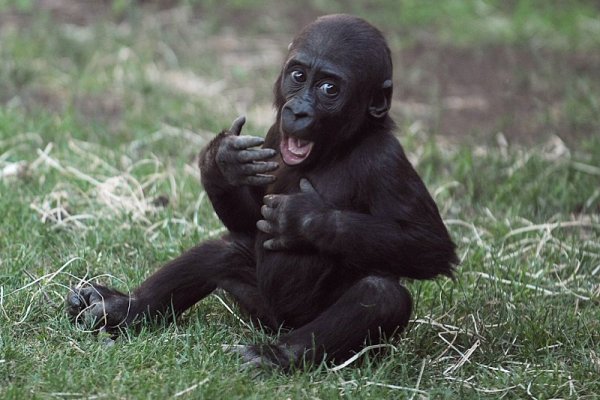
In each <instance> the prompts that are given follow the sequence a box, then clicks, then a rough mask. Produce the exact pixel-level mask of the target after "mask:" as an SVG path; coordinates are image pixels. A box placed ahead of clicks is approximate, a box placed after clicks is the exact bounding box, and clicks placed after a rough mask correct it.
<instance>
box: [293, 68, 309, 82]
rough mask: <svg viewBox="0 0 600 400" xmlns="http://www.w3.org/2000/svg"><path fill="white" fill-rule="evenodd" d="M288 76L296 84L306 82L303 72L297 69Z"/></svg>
mask: <svg viewBox="0 0 600 400" xmlns="http://www.w3.org/2000/svg"><path fill="white" fill-rule="evenodd" d="M290 75H291V77H292V79H293V80H294V82H296V83H302V82H305V81H306V75H304V72H302V71H299V70H297V69H295V70H293V71H292V72H291V73H290Z"/></svg>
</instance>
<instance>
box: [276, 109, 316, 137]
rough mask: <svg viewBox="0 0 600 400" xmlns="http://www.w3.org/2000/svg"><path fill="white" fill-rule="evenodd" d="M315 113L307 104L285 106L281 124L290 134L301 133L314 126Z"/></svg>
mask: <svg viewBox="0 0 600 400" xmlns="http://www.w3.org/2000/svg"><path fill="white" fill-rule="evenodd" d="M313 121H314V111H313V109H312V107H310V106H308V104H306V103H295V104H294V103H292V104H288V105H285V106H284V107H283V110H282V112H281V124H282V128H283V129H284V131H286V132H288V133H300V132H301V131H304V130H307V129H308V128H310V126H311V125H312V124H313Z"/></svg>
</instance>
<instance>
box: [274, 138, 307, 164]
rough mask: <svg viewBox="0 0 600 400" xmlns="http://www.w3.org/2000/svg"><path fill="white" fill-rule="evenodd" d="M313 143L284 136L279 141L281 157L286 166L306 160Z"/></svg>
mask: <svg viewBox="0 0 600 400" xmlns="http://www.w3.org/2000/svg"><path fill="white" fill-rule="evenodd" d="M313 145H314V143H313V142H309V141H308V140H302V139H298V138H293V137H290V136H285V137H284V138H283V139H282V140H281V146H280V147H281V148H280V150H281V157H282V158H283V162H284V163H286V164H287V165H297V164H300V163H301V162H302V161H304V160H306V158H307V157H308V155H309V154H310V151H311V150H312V148H313Z"/></svg>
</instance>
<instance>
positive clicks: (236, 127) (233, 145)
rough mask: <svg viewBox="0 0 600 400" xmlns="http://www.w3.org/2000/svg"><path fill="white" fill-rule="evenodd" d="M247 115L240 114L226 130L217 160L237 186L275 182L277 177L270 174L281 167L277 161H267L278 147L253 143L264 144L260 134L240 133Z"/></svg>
mask: <svg viewBox="0 0 600 400" xmlns="http://www.w3.org/2000/svg"><path fill="white" fill-rule="evenodd" d="M245 123H246V117H238V118H236V120H235V121H233V124H232V125H231V128H229V130H228V131H226V132H224V133H223V138H222V140H221V142H220V143H219V147H218V149H217V153H216V157H215V160H216V162H217V166H218V168H219V171H221V174H223V176H224V177H225V179H226V180H227V182H228V183H229V184H231V185H234V186H239V185H251V186H263V185H268V184H270V183H273V182H274V181H275V177H274V176H273V175H268V174H266V173H267V172H271V171H274V170H276V169H277V167H278V164H277V163H276V162H274V161H264V160H267V159H269V158H271V157H274V156H275V155H276V154H277V151H276V150H274V149H264V148H256V149H253V147H256V146H260V145H262V144H263V143H264V139H263V138H261V137H257V136H246V135H243V136H240V132H241V131H242V126H244V124H245Z"/></svg>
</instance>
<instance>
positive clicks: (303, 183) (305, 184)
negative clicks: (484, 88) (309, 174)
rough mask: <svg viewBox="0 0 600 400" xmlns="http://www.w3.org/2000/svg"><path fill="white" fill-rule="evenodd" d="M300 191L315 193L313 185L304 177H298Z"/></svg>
mask: <svg viewBox="0 0 600 400" xmlns="http://www.w3.org/2000/svg"><path fill="white" fill-rule="evenodd" d="M300 191H301V192H302V193H317V191H316V190H315V187H314V186H313V185H312V183H310V181H309V180H308V179H306V178H302V179H300Z"/></svg>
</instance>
